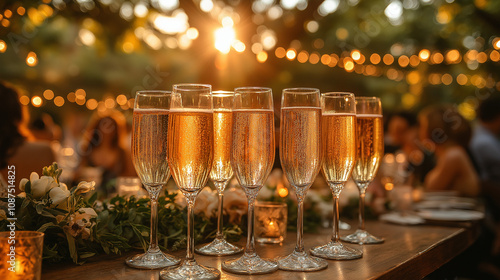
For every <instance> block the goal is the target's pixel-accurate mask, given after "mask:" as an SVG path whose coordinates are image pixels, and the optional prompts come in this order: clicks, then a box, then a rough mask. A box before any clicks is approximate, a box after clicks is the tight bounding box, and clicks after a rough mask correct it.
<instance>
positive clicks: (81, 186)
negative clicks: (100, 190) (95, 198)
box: [75, 181, 95, 194]
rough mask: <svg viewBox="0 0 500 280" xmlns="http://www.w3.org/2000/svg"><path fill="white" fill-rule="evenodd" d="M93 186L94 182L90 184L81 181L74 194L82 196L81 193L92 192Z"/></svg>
mask: <svg viewBox="0 0 500 280" xmlns="http://www.w3.org/2000/svg"><path fill="white" fill-rule="evenodd" d="M94 186H95V182H94V181H91V182H86V181H82V182H80V183H79V184H78V186H77V187H76V190H75V193H76V194H82V193H87V192H89V191H93V190H94Z"/></svg>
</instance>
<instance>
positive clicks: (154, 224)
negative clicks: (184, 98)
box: [125, 91, 180, 269]
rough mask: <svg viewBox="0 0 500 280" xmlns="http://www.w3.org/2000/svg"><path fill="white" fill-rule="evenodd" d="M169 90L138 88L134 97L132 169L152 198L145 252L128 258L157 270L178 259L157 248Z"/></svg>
mask: <svg viewBox="0 0 500 280" xmlns="http://www.w3.org/2000/svg"><path fill="white" fill-rule="evenodd" d="M170 100H171V94H170V92H169V91H139V92H137V94H136V96H135V104H134V119H133V130H132V159H133V163H134V167H135V170H136V172H137V174H138V175H139V177H140V179H141V181H142V184H144V187H145V188H146V190H147V191H148V194H149V198H150V199H151V231H150V242H149V248H148V251H147V252H146V253H144V254H140V255H135V256H132V257H130V258H128V259H127V260H126V261H125V263H126V264H127V265H129V266H131V267H134V268H142V269H156V268H161V267H166V266H171V265H176V264H178V263H179V262H180V260H179V259H178V258H176V257H174V256H171V255H168V254H165V253H163V252H162V251H161V250H160V248H159V247H158V237H157V232H158V195H159V194H160V191H161V189H162V188H163V186H165V185H166V184H167V181H168V178H169V177H170V169H169V168H168V163H167V149H168V139H167V138H168V136H167V135H168V119H169V117H170V113H169V110H170Z"/></svg>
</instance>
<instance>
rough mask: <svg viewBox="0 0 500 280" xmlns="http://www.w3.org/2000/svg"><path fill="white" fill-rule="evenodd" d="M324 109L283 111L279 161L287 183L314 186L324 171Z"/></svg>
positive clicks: (289, 108) (291, 109)
mask: <svg viewBox="0 0 500 280" xmlns="http://www.w3.org/2000/svg"><path fill="white" fill-rule="evenodd" d="M320 125H321V108H318V107H288V108H282V109H281V145H280V158H281V165H282V166H283V171H284V172H285V174H286V176H287V179H288V181H289V182H290V183H291V184H292V185H294V186H296V187H307V186H309V185H311V184H312V183H313V181H314V178H316V175H317V174H318V172H319V169H320V168H321V126H320Z"/></svg>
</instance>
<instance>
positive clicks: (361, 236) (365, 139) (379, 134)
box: [342, 97, 384, 244]
mask: <svg viewBox="0 0 500 280" xmlns="http://www.w3.org/2000/svg"><path fill="white" fill-rule="evenodd" d="M356 122H357V124H356V136H357V138H356V165H355V166H354V170H353V172H352V178H353V180H354V182H355V183H356V185H357V186H358V189H359V228H358V229H357V230H356V232H354V233H353V234H350V235H348V236H345V237H342V240H343V241H347V242H351V243H358V244H378V243H382V242H384V239H382V238H378V237H375V236H373V235H371V234H370V233H369V232H367V231H366V230H365V193H366V188H367V187H368V185H369V184H370V182H371V181H372V180H373V178H374V177H375V175H376V174H377V171H378V168H379V165H380V160H381V159H382V157H383V155H384V131H383V122H382V104H381V103H380V99H378V98H376V97H356Z"/></svg>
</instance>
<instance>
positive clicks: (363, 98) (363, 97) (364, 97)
mask: <svg viewBox="0 0 500 280" xmlns="http://www.w3.org/2000/svg"><path fill="white" fill-rule="evenodd" d="M356 100H377V101H380V97H376V96H359V97H358V96H356Z"/></svg>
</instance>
